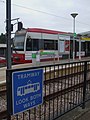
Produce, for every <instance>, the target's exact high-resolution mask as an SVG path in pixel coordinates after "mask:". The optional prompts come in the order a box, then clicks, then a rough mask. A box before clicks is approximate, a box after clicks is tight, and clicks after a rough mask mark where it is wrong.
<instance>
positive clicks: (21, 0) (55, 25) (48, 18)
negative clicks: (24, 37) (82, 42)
mask: <svg viewBox="0 0 90 120" xmlns="http://www.w3.org/2000/svg"><path fill="white" fill-rule="evenodd" d="M5 2H6V0H0V33H5V26H6V24H5V23H4V21H5V19H6V3H5ZM11 2H12V5H11V7H12V10H11V14H12V16H11V18H12V19H13V18H18V17H19V18H20V19H19V21H22V22H23V24H24V27H25V28H45V29H51V30H59V31H64V32H73V18H72V17H71V15H70V14H71V13H73V12H76V13H78V16H77V17H76V19H75V21H76V26H75V32H76V33H81V32H86V31H90V14H89V13H90V0H11ZM15 22H16V21H14V22H13V23H15ZM16 27H17V26H16V25H15V26H14V32H15V30H16Z"/></svg>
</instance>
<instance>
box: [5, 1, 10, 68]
mask: <svg viewBox="0 0 90 120" xmlns="http://www.w3.org/2000/svg"><path fill="white" fill-rule="evenodd" d="M6 40H7V53H6V61H7V69H10V68H11V0H6Z"/></svg>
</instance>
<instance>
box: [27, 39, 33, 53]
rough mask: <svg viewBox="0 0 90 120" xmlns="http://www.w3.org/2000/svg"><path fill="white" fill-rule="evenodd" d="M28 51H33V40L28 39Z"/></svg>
mask: <svg viewBox="0 0 90 120" xmlns="http://www.w3.org/2000/svg"><path fill="white" fill-rule="evenodd" d="M26 51H32V39H31V38H27V41H26Z"/></svg>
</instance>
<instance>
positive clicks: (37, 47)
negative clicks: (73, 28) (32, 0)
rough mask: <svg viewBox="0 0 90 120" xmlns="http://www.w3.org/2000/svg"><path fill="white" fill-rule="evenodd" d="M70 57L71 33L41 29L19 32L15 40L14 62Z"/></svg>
mask: <svg viewBox="0 0 90 120" xmlns="http://www.w3.org/2000/svg"><path fill="white" fill-rule="evenodd" d="M38 55H39V59H40V62H42V61H50V60H53V58H55V59H58V58H59V59H64V58H69V57H70V33H67V32H60V31H54V30H47V29H39V28H28V29H22V30H21V31H17V32H16V33H15V36H14V40H13V62H14V63H31V62H32V59H33V58H35V57H36V56H38Z"/></svg>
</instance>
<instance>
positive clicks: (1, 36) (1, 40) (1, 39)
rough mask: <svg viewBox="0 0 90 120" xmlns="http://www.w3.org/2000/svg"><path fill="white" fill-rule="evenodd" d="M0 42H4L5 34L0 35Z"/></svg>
mask: <svg viewBox="0 0 90 120" xmlns="http://www.w3.org/2000/svg"><path fill="white" fill-rule="evenodd" d="M0 44H6V36H5V34H3V33H1V35H0Z"/></svg>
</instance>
